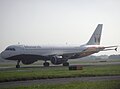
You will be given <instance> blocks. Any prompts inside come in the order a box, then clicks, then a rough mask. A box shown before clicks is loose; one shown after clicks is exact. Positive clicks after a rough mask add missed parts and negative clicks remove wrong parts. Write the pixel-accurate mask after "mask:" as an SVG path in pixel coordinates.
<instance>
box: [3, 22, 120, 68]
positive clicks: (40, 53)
mask: <svg viewBox="0 0 120 89" xmlns="http://www.w3.org/2000/svg"><path fill="white" fill-rule="evenodd" d="M102 27H103V24H98V26H97V27H96V29H95V31H94V33H93V34H92V36H91V38H90V39H89V41H88V42H87V43H86V44H84V45H81V46H27V45H20V44H19V45H10V46H8V47H7V48H6V49H5V50H4V51H3V52H2V53H1V57H2V58H3V59H6V60H17V65H16V68H20V62H22V63H23V64H32V63H34V62H36V61H38V60H43V61H44V63H43V66H44V67H48V66H49V65H50V64H49V62H48V61H51V63H52V64H54V65H59V64H63V66H69V63H68V59H77V58H81V57H85V56H89V55H91V54H94V53H98V52H100V51H108V50H116V51H117V47H118V46H102V45H100V39H101V33H102Z"/></svg>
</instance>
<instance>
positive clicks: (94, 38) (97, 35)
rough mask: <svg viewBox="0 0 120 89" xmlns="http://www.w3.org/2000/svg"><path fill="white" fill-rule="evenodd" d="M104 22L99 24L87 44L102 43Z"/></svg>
mask: <svg viewBox="0 0 120 89" xmlns="http://www.w3.org/2000/svg"><path fill="white" fill-rule="evenodd" d="M102 26H103V24H98V26H97V27H96V29H95V31H94V33H93V34H92V36H91V38H90V40H89V41H88V43H87V45H100V39H101V33H102Z"/></svg>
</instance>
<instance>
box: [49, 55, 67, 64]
mask: <svg viewBox="0 0 120 89" xmlns="http://www.w3.org/2000/svg"><path fill="white" fill-rule="evenodd" d="M67 61H68V59H65V58H62V57H61V56H53V57H52V58H51V63H52V64H54V65H58V64H62V63H64V62H67Z"/></svg>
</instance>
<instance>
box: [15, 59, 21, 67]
mask: <svg viewBox="0 0 120 89" xmlns="http://www.w3.org/2000/svg"><path fill="white" fill-rule="evenodd" d="M16 68H20V60H18V61H17V65H16Z"/></svg>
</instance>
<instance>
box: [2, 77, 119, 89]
mask: <svg viewBox="0 0 120 89" xmlns="http://www.w3.org/2000/svg"><path fill="white" fill-rule="evenodd" d="M107 80H120V76H100V77H75V78H55V79H40V80H28V81H12V82H3V83H0V87H1V88H8V87H17V86H29V85H34V84H65V83H70V82H95V81H107Z"/></svg>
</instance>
